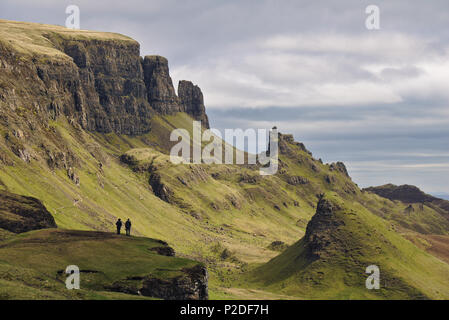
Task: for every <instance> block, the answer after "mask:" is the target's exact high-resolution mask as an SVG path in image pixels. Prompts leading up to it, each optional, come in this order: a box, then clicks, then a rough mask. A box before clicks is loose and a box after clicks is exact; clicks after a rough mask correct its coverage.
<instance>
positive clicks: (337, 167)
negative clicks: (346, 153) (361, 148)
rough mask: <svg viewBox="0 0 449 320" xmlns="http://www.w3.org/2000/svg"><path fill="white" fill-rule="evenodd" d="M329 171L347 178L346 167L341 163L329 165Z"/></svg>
mask: <svg viewBox="0 0 449 320" xmlns="http://www.w3.org/2000/svg"><path fill="white" fill-rule="evenodd" d="M329 169H330V170H331V171H339V172H341V173H343V174H344V175H345V176H347V177H348V178H349V173H348V170H347V169H346V166H345V164H344V163H343V162H340V161H338V162H334V163H331V164H330V166H329Z"/></svg>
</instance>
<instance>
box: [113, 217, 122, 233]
mask: <svg viewBox="0 0 449 320" xmlns="http://www.w3.org/2000/svg"><path fill="white" fill-rule="evenodd" d="M115 225H116V226H117V234H120V229H122V220H121V219H120V218H118V220H117V222H116V223H115Z"/></svg>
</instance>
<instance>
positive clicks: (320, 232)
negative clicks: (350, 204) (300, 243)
mask: <svg viewBox="0 0 449 320" xmlns="http://www.w3.org/2000/svg"><path fill="white" fill-rule="evenodd" d="M337 209H338V208H336V207H335V204H333V203H332V202H330V201H329V200H327V199H325V198H324V197H320V199H319V201H318V205H317V209H316V213H315V215H314V216H313V217H312V219H311V220H310V222H309V223H308V224H307V229H306V234H305V236H304V239H305V241H306V243H307V244H306V246H307V250H308V255H309V256H310V257H312V258H320V257H322V256H325V255H326V249H327V247H328V246H330V245H331V244H335V242H336V240H335V239H334V238H333V237H334V233H335V232H334V231H335V230H336V229H337V228H338V227H339V226H340V225H342V224H344V222H343V221H341V220H339V219H337V217H336V216H335V210H337Z"/></svg>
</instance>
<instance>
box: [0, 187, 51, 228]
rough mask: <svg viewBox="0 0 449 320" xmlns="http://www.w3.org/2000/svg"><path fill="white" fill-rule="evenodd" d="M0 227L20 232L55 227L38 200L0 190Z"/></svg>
mask: <svg viewBox="0 0 449 320" xmlns="http://www.w3.org/2000/svg"><path fill="white" fill-rule="evenodd" d="M0 228H1V229H5V230H8V231H11V232H14V233H22V232H27V231H30V230H38V229H45V228H56V223H55V220H54V219H53V217H52V215H51V214H50V212H48V211H47V209H46V208H45V206H44V205H43V204H42V202H40V201H39V200H37V199H35V198H32V197H25V196H20V195H16V194H13V193H9V192H6V191H0Z"/></svg>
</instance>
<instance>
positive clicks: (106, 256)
mask: <svg viewBox="0 0 449 320" xmlns="http://www.w3.org/2000/svg"><path fill="white" fill-rule="evenodd" d="M166 247H167V245H166V244H164V243H163V242H161V241H159V240H154V239H149V238H142V237H127V236H123V235H120V236H118V235H115V234H113V233H104V232H90V231H72V230H58V229H45V230H39V231H31V232H28V233H23V234H20V235H16V236H13V237H10V238H8V239H7V240H4V241H3V242H0V257H1V259H0V298H2V299H96V298H98V299H100V298H101V299H108V298H119V299H122V298H132V299H135V298H139V295H138V292H137V291H139V290H140V291H142V292H140V293H141V294H143V295H146V293H148V292H145V289H143V290H142V288H145V282H146V281H147V282H151V283H154V282H155V281H166V282H167V283H166V284H165V287H164V288H165V289H166V290H170V289H176V290H177V289H179V288H169V287H168V284H171V283H172V282H173V281H172V279H183V278H186V277H187V278H188V277H190V275H189V274H190V273H192V272H194V271H195V270H196V269H198V268H201V265H200V264H199V263H198V262H195V261H192V260H188V259H182V258H176V257H172V256H166V255H162V254H159V252H161V253H164V250H158V249H157V248H166ZM69 265H76V266H78V267H79V268H80V278H81V282H80V287H81V289H80V290H68V289H66V286H65V279H66V277H67V275H66V274H65V269H66V267H67V266H69ZM192 270H193V271H192ZM178 282H181V280H178ZM182 289H183V288H181V289H180V290H182ZM184 289H185V288H184ZM176 290H175V291H176ZM147 295H149V294H147ZM156 297H157V296H156ZM159 298H169V297H160V296H159Z"/></svg>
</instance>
